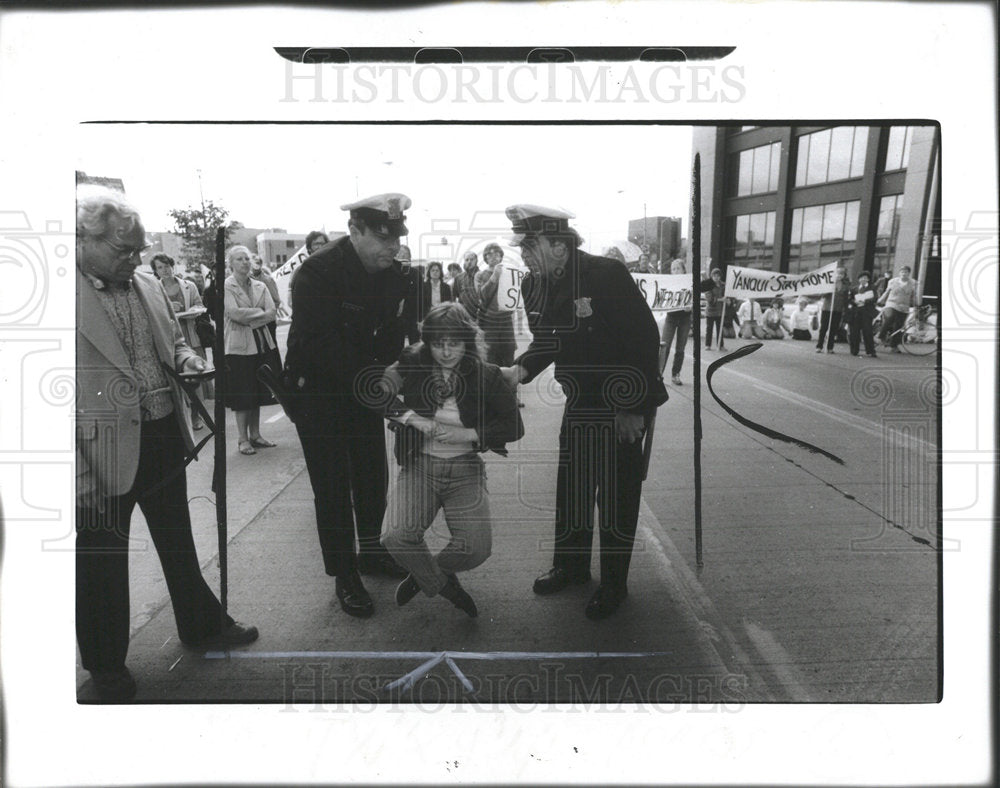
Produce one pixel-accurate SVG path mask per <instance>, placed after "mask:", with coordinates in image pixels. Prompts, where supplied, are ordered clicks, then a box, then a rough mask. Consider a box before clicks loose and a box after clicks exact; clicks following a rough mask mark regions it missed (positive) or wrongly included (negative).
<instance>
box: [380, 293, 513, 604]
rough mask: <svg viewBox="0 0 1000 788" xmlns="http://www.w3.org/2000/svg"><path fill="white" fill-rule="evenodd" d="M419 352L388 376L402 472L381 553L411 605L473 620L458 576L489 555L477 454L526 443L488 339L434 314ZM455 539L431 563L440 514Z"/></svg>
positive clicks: (440, 309)
mask: <svg viewBox="0 0 1000 788" xmlns="http://www.w3.org/2000/svg"><path fill="white" fill-rule="evenodd" d="M421 339H422V342H420V343H418V344H416V345H411V346H410V347H407V348H405V349H404V350H403V353H402V355H401V356H400V359H399V361H397V362H396V363H395V364H392V365H391V366H390V367H388V369H386V371H385V375H384V377H383V381H384V384H385V386H386V388H387V389H388V390H389V391H390V392H393V393H395V394H398V397H397V399H396V400H395V401H394V402H393V404H392V405H391V406H390V407H389V410H388V414H387V415H388V417H389V418H390V419H391V420H392V421H393V422H394V423H395V427H394V428H395V430H396V447H395V452H396V459H397V461H398V462H399V465H400V470H399V476H398V478H397V481H396V485H395V486H394V487H393V488H392V489H391V490H390V492H389V500H388V504H387V506H386V513H385V520H384V521H383V524H382V539H381V541H382V544H383V545H384V546H385V548H386V549H387V550H388V551H389V552H390V553H391V554H392V557H393V558H395V559H396V561H397V562H398V563H399V564H401V565H402V566H404V567H405V568H406V569H407V570H409V573H410V574H409V575H408V576H407V577H406V579H404V580H403V582H402V583H400V584H399V587H398V588H397V589H396V603H397V604H398V605H400V606H402V605H405V604H406V603H407V602H409V601H410V600H411V599H413V598H414V597H415V596H416V595H417V593H418V592H419V591H423V592H424V594H426V595H427V596H429V597H433V596H437V595H440V596H443V597H444V598H445V599H447V600H448V601H450V602H451V603H452V604H453V605H454V606H455V607H457V608H459V609H461V610H463V611H465V612H466V613H467V614H468V615H469V616H472V617H475V616H476V615H478V611H477V609H476V603H475V602H474V601H473V600H472V597H471V596H469V594H468V593H467V592H466V591H465V590H464V589H463V588H462V586H461V585H460V584H459V582H458V578H457V577H456V573H457V572H461V571H467V570H469V569H472V568H474V567H476V566H479V565H480V564H482V563H483V562H484V561H485V560H486V559H487V558H488V557H489V555H490V550H491V545H492V534H491V523H490V504H489V493H488V491H487V489H486V469H485V465H484V464H483V460H482V458H481V457H480V456H479V455H480V453H481V452H484V451H487V450H492V451H495V452H497V453H498V454H501V455H504V456H506V454H507V450H506V444H507V443H508V442H509V441H516V440H519V439H520V438H521V436H522V435H523V434H524V425H523V424H522V422H521V417H520V414H519V412H518V408H517V397H516V395H515V393H514V391H513V390H511V388H510V387H509V386H508V385H507V383H506V382H505V381H504V379H503V375H502V374H501V372H500V368H499V367H497V366H496V365H494V364H489V363H487V362H484V361H482V350H481V346H482V335H481V333H480V331H479V329H478V328H477V327H476V324H475V323H474V322H473V320H472V318H471V317H470V316H469V313H468V312H467V311H466V310H465V308H464V307H463V306H462V305H461V304H458V303H455V302H445V303H442V304H439V305H438V306H436V307H433V308H432V309H431V310H430V311H429V312H428V313H427V316H426V317H425V318H424V321H423V324H422V326H421ZM441 509H444V514H445V522H446V524H447V526H448V530H449V532H450V534H451V539H450V541H449V542H448V544H447V546H446V547H445V548H444V549H443V550H442V551H441V552H440V553H438V554H437V555H436V556H433V555H431V553H430V551H429V550H428V548H427V544H426V542H425V541H424V534H425V533H426V531H427V529H428V528H429V527H430V525H431V523H432V522H433V521H434V518H435V517H436V516H437V513H438V511H439V510H441Z"/></svg>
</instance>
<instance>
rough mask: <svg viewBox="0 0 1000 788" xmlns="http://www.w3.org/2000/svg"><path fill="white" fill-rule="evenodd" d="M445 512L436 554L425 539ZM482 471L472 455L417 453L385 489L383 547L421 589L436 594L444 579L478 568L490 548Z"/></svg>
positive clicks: (489, 531)
mask: <svg viewBox="0 0 1000 788" xmlns="http://www.w3.org/2000/svg"><path fill="white" fill-rule="evenodd" d="M441 509H444V517H445V524H446V525H447V526H448V531H449V533H450V540H449V541H448V544H447V545H446V546H445V548H444V549H443V550H442V551H441V552H440V553H438V554H437V555H436V556H434V555H431V551H430V549H429V548H428V547H427V543H426V542H425V541H424V535H425V534H426V532H427V529H428V528H430V527H431V523H433V522H434V518H435V517H437V514H438V512H439V511H441ZM492 540H493V537H492V532H491V525H490V500H489V494H488V491H487V489H486V467H485V465H484V464H483V460H482V458H481V457H480V456H479V455H478V454H476V453H475V452H470V453H469V454H462V455H460V456H458V457H454V458H450V459H445V458H440V457H434V456H432V455H430V454H423V453H418V454H417V455H416V457H414V459H412V460H411V461H410V462H409V463H408V464H407V465H406V466H404V467H403V468H401V469H400V471H399V477H398V478H397V480H396V484H395V486H394V487H392V488H391V489H390V491H389V500H388V502H387V504H386V512H385V520H384V521H383V524H382V545H383V546H384V547H385V548H386V549H387V550H388V551H389V553H390V554H391V555H392V557H393V558H395V559H396V562H397V563H399V564H400V565H401V566H403V567H405V568H406V569H407V570H408V571H409V572H410V574H411V575H413V579H414V580H416V582H417V585H418V586H420V590H421V591H423V592H424V593H425V594H427V596H435V595H436V594H437V593H438V592H439V591H440V590H441V589H442V587H444V584H445V582H446V581H447V576H448V575H453V574H455V573H456V572H463V571H466V570H468V569H472V568H474V567H477V566H479V565H480V564H481V563H483V561H485V560H486V559H487V558H489V556H490V551H491V549H492Z"/></svg>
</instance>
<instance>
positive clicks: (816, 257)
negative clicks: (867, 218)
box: [788, 200, 861, 274]
mask: <svg viewBox="0 0 1000 788" xmlns="http://www.w3.org/2000/svg"><path fill="white" fill-rule="evenodd" d="M860 205H861V203H860V201H858V200H852V201H850V202H837V203H828V204H827V205H810V206H809V207H807V208H796V209H795V210H793V211H792V231H791V237H790V238H789V245H788V271H789V273H793V274H798V273H803V272H805V271H811V270H813V269H814V268H819V267H820V266H821V265H825V264H826V263H828V262H830V261H831V260H832V259H835V258H838V259H839V258H850V257H852V256H853V255H854V250H855V247H856V243H857V236H858V209H859V207H860Z"/></svg>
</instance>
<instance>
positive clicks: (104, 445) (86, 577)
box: [76, 185, 257, 701]
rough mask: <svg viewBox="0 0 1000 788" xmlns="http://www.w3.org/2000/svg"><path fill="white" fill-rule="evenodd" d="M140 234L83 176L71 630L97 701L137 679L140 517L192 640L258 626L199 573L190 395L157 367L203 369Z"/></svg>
mask: <svg viewBox="0 0 1000 788" xmlns="http://www.w3.org/2000/svg"><path fill="white" fill-rule="evenodd" d="M145 248H146V232H145V230H144V229H143V225H142V220H141V219H140V218H139V214H138V213H137V212H136V210H135V208H133V207H132V206H131V205H129V204H128V203H127V202H126V201H125V196H124V195H123V194H121V193H119V192H114V191H111V190H110V189H105V188H103V187H97V186H89V185H87V186H81V187H80V188H79V189H78V192H77V204H76V260H77V268H78V270H77V281H76V287H77V327H76V379H77V406H76V532H77V533H76V637H77V643H78V644H79V646H80V658H81V661H82V663H83V667H84V669H85V670H87V671H89V672H90V675H91V678H92V681H93V684H94V688H95V689H96V691H97V694H98V696H99V697H100V698H101V699H102V700H107V701H125V700H129V699H131V698H132V697H133V696H134V695H135V693H136V683H135V679H134V678H133V677H132V674H131V673H130V672H129V670H128V668H127V667H126V666H125V657H126V654H127V653H128V646H129V623H130V615H129V566H128V563H129V548H130V542H129V527H130V523H131V519H132V511H133V510H134V509H135V506H136V504H138V505H139V508H140V509H141V511H142V514H143V516H144V517H145V518H146V525H147V526H148V527H149V535H150V537H151V538H152V541H153V546H154V547H155V548H156V553H157V555H158V556H159V559H160V565H161V566H162V568H163V575H164V578H165V579H166V582H167V591H168V592H169V594H170V601H171V603H172V605H173V609H174V619H175V620H176V622H177V634H178V636H179V637H180V640H181V642H182V643H184V644H185V645H186V646H189V647H192V648H228V647H230V646H236V645H244V644H247V643H252V642H253V641H255V640H256V639H257V628H256V627H248V626H243V625H242V624H238V623H236V622H235V621H233V619H232V618H230V617H229V616H226V617H225V620H223V616H222V609H221V605H220V604H219V600H218V599H217V598H216V596H215V594H214V593H212V590H211V589H210V588H209V587H208V583H206V582H205V579H204V578H203V577H202V574H201V565H200V563H199V561H198V554H197V552H196V551H195V546H194V538H193V536H192V533H191V514H190V512H189V511H188V496H187V477H186V474H185V470H184V468H185V465H184V461H185V455H186V454H187V453H188V452H190V451H193V449H194V438H193V433H192V431H191V419H190V415H189V412H188V406H187V399H186V397H185V396H184V393H183V392H182V390H181V387H180V384H178V383H177V382H176V381H175V379H174V378H173V377H171V376H169V375H168V374H167V372H166V371H165V370H164V369H163V367H162V366H161V363H165V364H167V365H169V366H170V367H172V368H173V369H175V370H177V371H178V372H198V371H201V370H204V369H205V361H204V359H202V358H200V357H199V356H198V354H197V353H195V352H194V351H193V350H192V349H191V348H190V347H189V346H188V344H187V343H186V342H185V341H184V336H183V334H182V333H181V329H180V326H179V325H178V324H177V320H176V319H175V318H174V310H173V309H172V307H171V306H170V301H169V300H168V298H167V294H166V293H165V292H164V290H163V288H162V287H160V284H159V282H157V281H156V279H155V278H154V277H152V276H150V275H149V274H144V273H142V272H139V271H136V270H135V269H136V266H137V265H139V263H140V258H139V253H140V252H141V251H142V250H143V249H145Z"/></svg>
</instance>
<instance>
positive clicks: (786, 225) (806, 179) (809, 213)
mask: <svg viewBox="0 0 1000 788" xmlns="http://www.w3.org/2000/svg"><path fill="white" fill-rule="evenodd" d="M692 139H693V153H692V158H693V155H694V154H695V153H697V154H700V160H701V233H700V238H701V260H700V267H701V268H702V270H704V271H706V272H707V271H708V270H709V269H710V268H714V267H718V268H722V269H725V268H726V267H727V266H729V265H739V266H745V267H749V268H760V269H765V270H770V271H780V272H787V273H802V272H805V271H810V270H813V269H815V268H819V267H820V266H822V265H826V264H827V263H830V262H833V261H842V262H843V264H844V266H845V267H846V269H847V272H848V275H849V276H850V278H851V280H852V281H853V280H855V279H856V277H857V274H858V273H859V272H861V271H868V272H870V273H872V274H873V275H874V276H878V275H879V274H880V273H881V272H883V271H889V272H890V273H893V272H895V271H897V270H898V269H899V268H900V267H901V266H903V265H908V266H910V268H911V269H912V272H913V276H914V277H915V278H916V279H917V281H918V283H919V284H920V286H921V288H922V292H923V293H924V294H926V295H940V286H941V285H940V282H941V276H940V265H941V260H940V222H941V220H940V211H941V207H940V205H941V203H940V198H939V193H940V169H939V166H940V165H939V160H940V150H941V134H940V129H939V127H938V126H936V125H910V126H907V125H886V126H875V125H868V126H848V125H843V126H729V127H717V126H712V127H707V126H706V127H695V128H694V130H693V134H692ZM688 246H689V249H688V263H689V264H691V263H692V262H693V261H692V260H691V254H692V250H691V248H690V247H691V244H690V243H689V244H688Z"/></svg>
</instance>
